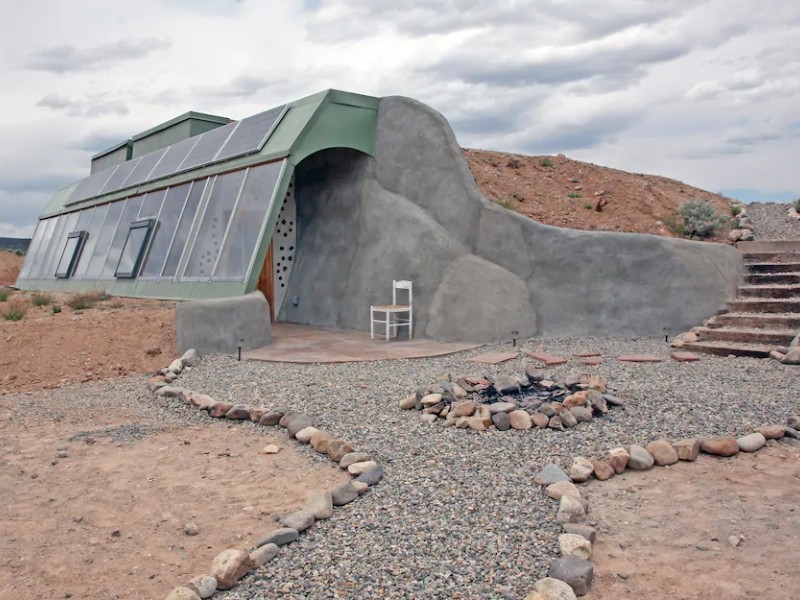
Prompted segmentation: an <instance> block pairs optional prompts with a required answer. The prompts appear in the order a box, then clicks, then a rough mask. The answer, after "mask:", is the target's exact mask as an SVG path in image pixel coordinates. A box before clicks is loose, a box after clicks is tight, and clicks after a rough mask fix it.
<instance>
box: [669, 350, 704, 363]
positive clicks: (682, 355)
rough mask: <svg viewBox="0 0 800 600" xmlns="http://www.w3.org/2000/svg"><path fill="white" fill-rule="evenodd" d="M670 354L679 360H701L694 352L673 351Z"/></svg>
mask: <svg viewBox="0 0 800 600" xmlns="http://www.w3.org/2000/svg"><path fill="white" fill-rule="evenodd" d="M670 356H671V357H672V358H673V359H675V360H677V361H678V362H696V361H698V360H700V357H699V356H697V354H695V353H694V352H672V353H671V354H670Z"/></svg>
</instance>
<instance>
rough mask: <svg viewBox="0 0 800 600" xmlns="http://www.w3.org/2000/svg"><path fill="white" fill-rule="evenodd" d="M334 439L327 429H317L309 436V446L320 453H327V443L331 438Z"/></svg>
mask: <svg viewBox="0 0 800 600" xmlns="http://www.w3.org/2000/svg"><path fill="white" fill-rule="evenodd" d="M333 439H335V438H334V437H333V436H332V435H331V434H330V433H328V432H327V431H317V433H315V434H314V435H312V436H311V440H309V441H310V442H311V447H312V448H314V450H316V451H317V452H319V453H320V454H327V453H328V444H329V443H330V442H331V440H333Z"/></svg>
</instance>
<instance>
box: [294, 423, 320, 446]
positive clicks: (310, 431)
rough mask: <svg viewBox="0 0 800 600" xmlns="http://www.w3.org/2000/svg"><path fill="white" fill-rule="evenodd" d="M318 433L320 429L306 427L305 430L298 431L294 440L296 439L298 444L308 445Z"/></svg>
mask: <svg viewBox="0 0 800 600" xmlns="http://www.w3.org/2000/svg"><path fill="white" fill-rule="evenodd" d="M318 431H319V429H317V428H316V427H306V428H305V429H301V430H300V431H298V432H297V434H296V435H295V436H294V439H296V440H297V441H298V442H302V443H303V444H307V443H309V442H310V441H311V437H312V436H313V435H314V434H315V433H317V432H318Z"/></svg>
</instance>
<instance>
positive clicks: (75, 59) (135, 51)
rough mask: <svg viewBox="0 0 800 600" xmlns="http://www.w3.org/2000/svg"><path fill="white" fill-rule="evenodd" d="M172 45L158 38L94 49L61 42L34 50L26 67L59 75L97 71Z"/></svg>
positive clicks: (124, 41) (126, 40)
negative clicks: (60, 43)
mask: <svg viewBox="0 0 800 600" xmlns="http://www.w3.org/2000/svg"><path fill="white" fill-rule="evenodd" d="M170 46H171V43H170V42H168V41H167V40H162V39H158V38H143V39H138V40H135V39H123V40H118V41H116V42H112V43H110V44H104V45H102V46H94V47H92V48H76V47H75V46H73V45H71V44H62V45H59V46H51V47H49V48H44V49H43V50H39V51H38V52H35V53H34V54H32V55H30V56H29V57H28V60H27V61H26V62H25V66H26V68H28V69H30V70H33V71H49V72H51V73H59V74H63V73H69V72H75V71H95V70H97V69H102V68H105V67H109V66H111V65H113V64H115V63H119V62H124V61H130V60H136V59H139V58H143V57H145V56H147V55H148V54H151V53H153V52H157V51H159V50H164V49H165V48H169V47H170Z"/></svg>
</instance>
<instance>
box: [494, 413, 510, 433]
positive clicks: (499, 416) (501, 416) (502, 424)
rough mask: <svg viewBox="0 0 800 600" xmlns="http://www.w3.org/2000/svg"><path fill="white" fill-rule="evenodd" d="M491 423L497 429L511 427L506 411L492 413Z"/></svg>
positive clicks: (506, 429) (504, 429) (502, 429)
mask: <svg viewBox="0 0 800 600" xmlns="http://www.w3.org/2000/svg"><path fill="white" fill-rule="evenodd" d="M492 424H493V425H494V426H495V427H496V428H497V431H508V430H509V429H511V421H510V419H509V418H508V413H505V412H498V413H495V414H493V415H492Z"/></svg>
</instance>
